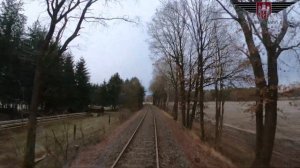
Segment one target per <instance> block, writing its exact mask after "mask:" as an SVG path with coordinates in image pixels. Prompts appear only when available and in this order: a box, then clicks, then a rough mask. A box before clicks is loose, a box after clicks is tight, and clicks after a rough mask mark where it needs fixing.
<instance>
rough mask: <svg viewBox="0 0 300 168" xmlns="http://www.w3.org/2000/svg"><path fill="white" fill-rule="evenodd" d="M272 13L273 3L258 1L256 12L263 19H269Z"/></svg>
mask: <svg viewBox="0 0 300 168" xmlns="http://www.w3.org/2000/svg"><path fill="white" fill-rule="evenodd" d="M271 13H272V3H271V2H256V14H257V16H258V17H259V18H260V19H262V20H266V19H268V17H269V15H270V14H271Z"/></svg>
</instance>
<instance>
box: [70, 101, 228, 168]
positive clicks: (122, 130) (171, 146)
mask: <svg viewBox="0 0 300 168" xmlns="http://www.w3.org/2000/svg"><path fill="white" fill-rule="evenodd" d="M147 111H148V113H147V115H146V117H145V119H144V122H143V123H142V125H141V127H140V129H139V130H138V132H137V133H136V135H135V137H134V138H133V141H132V142H131V144H129V147H128V149H127V150H125V152H124V155H123V156H122V157H121V159H120V161H119V162H118V163H117V165H116V167H118V168H119V167H125V168H135V167H136V168H154V167H156V165H155V164H156V158H155V156H156V155H155V154H156V153H155V141H154V139H155V138H154V124H153V116H155V117H156V123H157V135H158V149H159V151H158V153H159V163H160V167H162V168H189V167H215V168H217V167H226V168H227V167H228V168H229V167H234V166H232V165H231V164H229V163H228V162H227V161H226V160H225V159H222V157H221V156H218V155H216V154H214V153H215V152H212V150H211V149H206V148H207V147H204V146H203V145H201V144H199V141H198V140H196V139H194V138H192V137H190V136H189V133H188V132H189V131H186V130H184V129H183V128H181V127H180V125H179V124H177V123H176V122H174V121H173V120H172V119H171V118H170V117H167V115H166V114H165V113H164V112H163V111H161V110H159V109H158V108H157V107H154V106H152V105H145V106H144V108H143V109H142V110H140V111H139V112H137V113H136V115H134V116H133V117H131V118H130V119H129V120H128V121H126V123H124V124H122V125H120V126H119V127H118V128H117V131H116V133H114V134H113V135H111V136H110V137H109V138H108V139H107V140H106V141H104V142H101V143H99V144H97V145H95V146H94V147H91V148H89V149H86V150H85V151H82V152H80V153H79V154H78V156H77V159H76V160H74V162H73V164H72V167H73V168H79V167H80V168H81V167H86V168H109V167H111V166H112V165H113V163H114V161H115V159H116V158H117V157H118V155H119V153H120V152H121V151H122V149H123V147H124V146H125V144H126V143H127V141H128V140H129V138H130V137H131V135H132V134H133V132H134V131H135V129H136V127H137V126H138V124H139V123H140V121H141V119H142V117H143V116H144V114H145V113H146V112H147ZM90 151H94V152H90ZM80 160H81V161H80ZM82 160H83V161H82Z"/></svg>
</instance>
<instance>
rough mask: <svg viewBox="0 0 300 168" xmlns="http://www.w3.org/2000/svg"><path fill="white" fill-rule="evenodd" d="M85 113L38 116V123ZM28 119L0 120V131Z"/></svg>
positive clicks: (24, 122) (22, 123)
mask: <svg viewBox="0 0 300 168" xmlns="http://www.w3.org/2000/svg"><path fill="white" fill-rule="evenodd" d="M86 114H87V113H73V114H62V115H55V116H47V117H38V118H37V121H38V123H46V122H51V121H55V120H63V119H67V118H82V117H85V116H86ZM27 123H28V119H19V120H9V121H0V131H2V130H6V129H12V128H18V127H23V126H25V125H27Z"/></svg>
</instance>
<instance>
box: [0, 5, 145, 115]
mask: <svg viewBox="0 0 300 168" xmlns="http://www.w3.org/2000/svg"><path fill="white" fill-rule="evenodd" d="M22 10H23V3H22V2H21V1H17V0H13V1H12V0H6V1H3V2H2V4H1V13H0V15H1V17H0V30H1V31H0V53H1V54H0V59H1V60H0V74H1V75H0V106H1V107H0V115H1V117H2V119H17V118H23V117H27V116H28V111H29V106H30V103H31V97H32V89H33V79H34V73H35V68H36V61H37V57H38V54H39V48H40V47H41V45H42V42H43V40H44V39H45V36H46V34H47V30H46V27H45V26H43V25H42V24H41V23H40V22H39V21H38V20H37V21H36V22H34V24H33V25H31V26H29V27H26V16H25V15H23V14H22ZM62 45H63V44H61V43H60V42H59V41H58V42H56V41H55V39H52V40H51V42H50V46H49V49H48V51H47V52H48V53H50V54H47V55H46V56H45V57H44V58H43V60H42V63H41V64H42V66H43V67H44V69H45V70H44V71H43V74H42V81H43V84H42V86H41V92H42V94H41V100H40V106H39V115H40V116H42V115H53V114H59V113H66V112H82V111H86V110H88V105H89V104H93V105H101V106H112V107H113V109H115V108H116V107H117V106H118V105H120V104H122V105H123V106H128V107H130V108H140V107H141V105H142V101H143V96H144V88H143V86H142V85H141V83H140V81H139V79H137V78H135V77H134V78H132V79H126V80H125V81H123V80H122V79H121V78H120V76H119V75H118V73H116V74H115V75H113V76H112V77H111V79H109V82H108V83H106V82H105V81H104V82H103V84H101V85H98V84H93V83H91V82H90V75H89V72H88V69H87V65H86V62H85V60H84V58H83V57H82V58H80V59H79V60H78V61H74V56H73V55H72V53H71V52H69V51H68V52H65V53H62V54H60V53H59V49H60V47H61V46H62ZM128 97H130V98H129V99H127V98H128Z"/></svg>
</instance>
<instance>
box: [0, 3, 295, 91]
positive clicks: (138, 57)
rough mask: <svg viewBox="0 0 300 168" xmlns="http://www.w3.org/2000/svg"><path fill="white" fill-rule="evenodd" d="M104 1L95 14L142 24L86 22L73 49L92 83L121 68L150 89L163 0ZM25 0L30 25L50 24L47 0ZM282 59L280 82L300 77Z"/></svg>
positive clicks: (122, 73)
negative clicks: (151, 27) (153, 29)
mask: <svg viewBox="0 0 300 168" xmlns="http://www.w3.org/2000/svg"><path fill="white" fill-rule="evenodd" d="M0 1H2V0H0ZM103 1H104V0H99V2H100V3H98V4H96V5H95V6H94V7H93V10H92V11H91V13H92V14H93V15H95V16H97V15H99V14H100V13H101V14H102V15H104V16H111V17H113V16H124V15H126V16H128V17H129V18H132V19H135V18H136V17H138V18H139V20H140V21H139V24H138V25H136V24H132V23H126V22H122V21H113V22H109V25H108V26H101V25H99V24H94V23H93V24H87V23H85V24H84V25H83V26H84V29H82V30H81V32H80V36H79V37H78V38H77V39H76V40H74V41H73V42H72V43H71V45H70V47H69V49H70V50H71V52H72V53H73V55H74V56H75V60H78V59H79V58H80V57H83V58H84V59H85V60H86V62H87V66H88V69H89V72H90V76H91V82H92V83H101V82H103V80H106V81H107V80H108V79H109V77H110V76H111V75H112V74H114V73H116V72H119V74H120V76H121V77H122V78H131V77H133V76H136V77H138V78H139V79H140V80H141V82H142V84H143V85H144V86H145V87H146V89H148V86H149V83H150V81H151V78H152V61H151V60H150V57H149V56H150V52H149V49H148V44H147V42H146V40H147V39H149V37H148V35H147V23H148V22H149V21H151V18H152V16H153V15H154V13H155V10H156V8H158V7H159V5H160V2H159V0H119V3H116V2H115V3H109V4H108V5H104V6H103V4H102V2H103ZM24 3H25V5H24V9H25V11H24V13H25V15H26V16H27V25H28V26H29V25H32V23H33V22H34V21H35V20H37V19H39V20H40V21H41V22H42V23H43V24H44V25H47V23H48V21H49V16H47V12H46V6H45V4H44V0H24ZM71 27H72V26H71ZM281 60H283V61H284V62H285V63H288V64H289V66H286V65H285V64H281V63H280V64H281V65H280V67H279V69H280V71H279V74H280V80H279V82H280V84H289V83H294V82H295V81H299V80H300V79H299V78H300V75H299V74H300V72H299V64H298V63H296V62H295V60H294V59H290V58H289V56H288V55H287V56H283V57H281ZM280 62H281V61H280Z"/></svg>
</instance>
